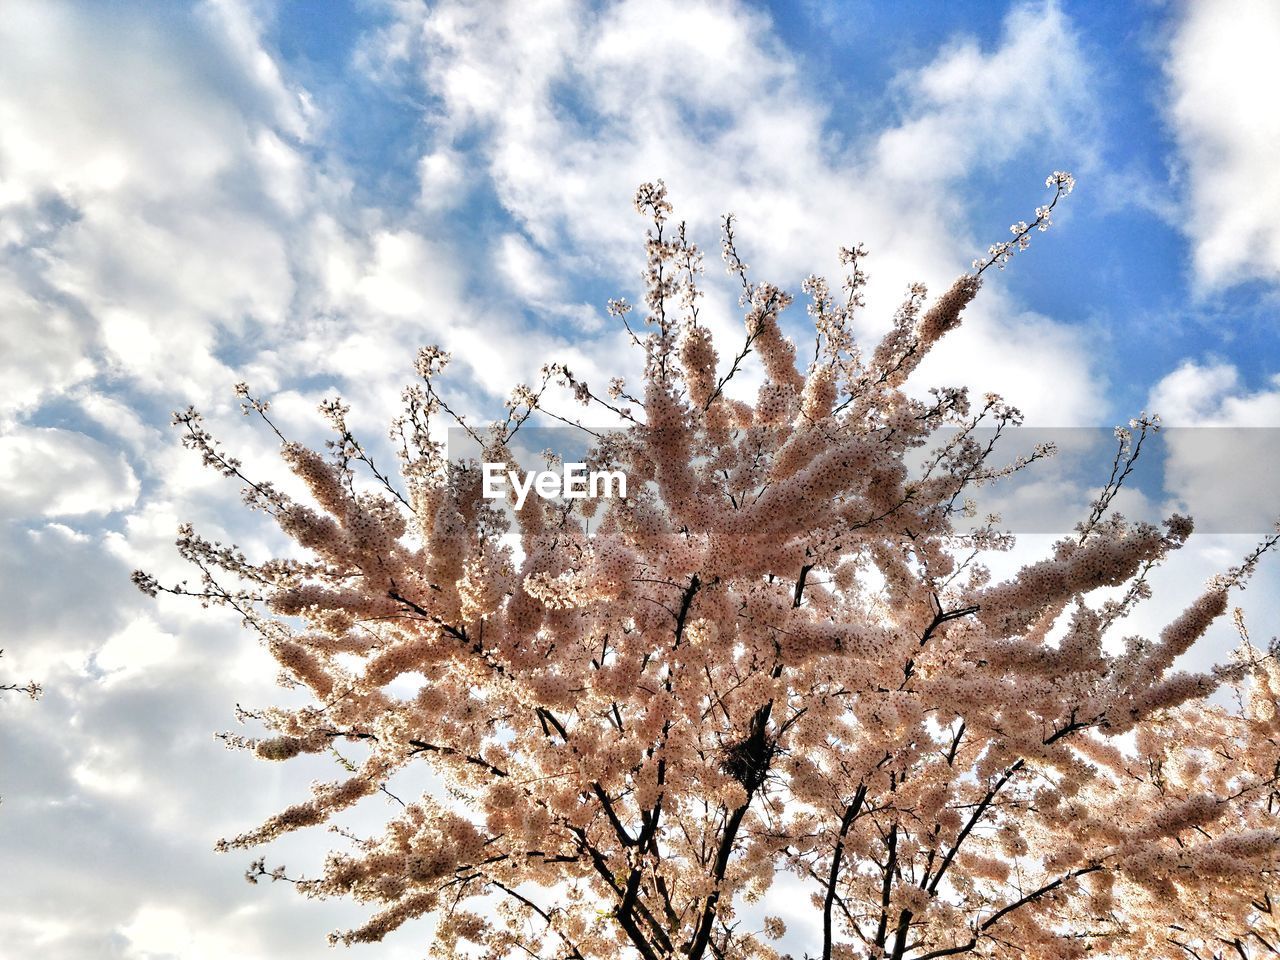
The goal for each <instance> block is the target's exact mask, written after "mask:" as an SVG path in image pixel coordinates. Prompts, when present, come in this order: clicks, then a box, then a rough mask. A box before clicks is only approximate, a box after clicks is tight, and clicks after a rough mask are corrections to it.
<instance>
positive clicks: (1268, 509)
mask: <svg viewBox="0 0 1280 960" xmlns="http://www.w3.org/2000/svg"><path fill="white" fill-rule="evenodd" d="M1148 409H1150V410H1155V411H1157V412H1159V413H1160V414H1161V417H1162V419H1163V420H1164V421H1165V423H1166V424H1168V426H1169V427H1171V428H1172V429H1166V430H1165V431H1164V433H1163V435H1162V439H1163V444H1164V447H1165V449H1166V458H1167V465H1166V468H1165V472H1166V479H1165V486H1166V489H1167V491H1168V494H1169V498H1170V500H1169V507H1170V508H1171V509H1174V508H1176V509H1179V510H1180V511H1182V512H1184V513H1188V514H1190V515H1191V516H1192V517H1193V518H1194V519H1195V520H1196V521H1197V525H1198V526H1199V527H1200V528H1201V529H1209V530H1215V531H1222V532H1241V533H1244V532H1255V533H1258V534H1262V533H1266V532H1268V531H1270V530H1272V529H1273V526H1274V524H1275V523H1276V521H1277V520H1280V491H1277V488H1276V484H1275V477H1276V475H1277V473H1278V472H1280V430H1277V429H1276V425H1277V424H1280V374H1277V375H1274V376H1272V377H1271V378H1270V380H1269V381H1268V383H1267V385H1266V386H1265V387H1262V388H1261V389H1249V388H1248V387H1247V386H1246V385H1245V384H1244V382H1243V380H1242V378H1241V376H1240V372H1239V370H1238V369H1237V368H1236V367H1235V365H1234V364H1231V363H1228V362H1225V361H1209V362H1206V363H1197V362H1195V361H1191V360H1188V361H1186V362H1184V363H1183V364H1181V365H1180V366H1179V367H1178V368H1177V369H1176V370H1174V371H1173V372H1172V373H1170V374H1168V375H1167V376H1165V377H1164V378H1163V379H1161V380H1160V381H1159V382H1158V383H1156V384H1155V386H1154V387H1152V389H1151V394H1150V397H1149V399H1148Z"/></svg>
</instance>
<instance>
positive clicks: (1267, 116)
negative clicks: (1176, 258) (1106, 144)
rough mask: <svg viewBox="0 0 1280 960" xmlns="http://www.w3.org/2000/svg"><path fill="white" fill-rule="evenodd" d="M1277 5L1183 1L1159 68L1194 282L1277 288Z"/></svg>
mask: <svg viewBox="0 0 1280 960" xmlns="http://www.w3.org/2000/svg"><path fill="white" fill-rule="evenodd" d="M1277 50H1280V7H1277V6H1276V4H1274V3H1270V2H1268V0H1229V2H1223V3H1186V4H1183V5H1182V16H1181V19H1180V21H1179V23H1178V25H1177V28H1176V30H1175V32H1174V34H1173V39H1172V43H1171V44H1170V47H1169V53H1168V59H1167V62H1166V64H1165V69H1166V73H1167V76H1168V83H1169V105H1168V117H1169V121H1170V123H1171V125H1172V127H1173V133H1174V136H1175V138H1176V140H1177V143H1178V148H1179V150H1180V152H1181V157H1182V161H1183V163H1184V164H1185V166H1186V190H1187V206H1186V212H1185V217H1186V222H1185V225H1184V229H1185V231H1186V233H1187V236H1188V238H1189V239H1190V241H1191V244H1192V250H1193V259H1194V267H1195V273H1196V277H1197V279H1198V280H1199V282H1200V283H1201V284H1202V285H1204V286H1205V287H1207V288H1209V289H1212V288H1217V287H1225V286H1229V285H1231V284H1233V283H1237V282H1240V281H1243V280H1249V279H1261V280H1266V281H1270V282H1275V281H1277V280H1280V222H1277V220H1276V217H1275V211H1276V210H1277V209H1280V176H1278V175H1277V173H1276V157H1277V156H1280V112H1278V111H1277V110H1276V109H1275V91H1276V90H1277V89H1280V58H1277V56H1276V52H1277Z"/></svg>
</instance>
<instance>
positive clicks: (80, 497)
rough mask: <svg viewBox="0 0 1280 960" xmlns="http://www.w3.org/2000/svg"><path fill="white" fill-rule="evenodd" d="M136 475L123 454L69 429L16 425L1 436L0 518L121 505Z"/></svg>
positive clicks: (134, 487)
mask: <svg viewBox="0 0 1280 960" xmlns="http://www.w3.org/2000/svg"><path fill="white" fill-rule="evenodd" d="M138 489H139V486H138V478H137V477H136V476H135V475H134V472H133V469H132V468H131V467H130V466H129V462H128V461H127V460H126V459H125V458H124V456H123V455H122V454H119V453H116V452H115V451H113V450H112V449H111V448H110V447H108V446H106V445H105V444H103V443H101V442H100V441H98V440H94V439H93V438H92V437H88V436H85V435H84V434H83V433H76V432H75V431H72V430H59V429H54V428H31V427H18V428H16V429H15V430H13V431H12V432H10V433H9V434H7V435H5V436H0V518H4V517H22V516H44V517H65V516H79V515H84V514H105V513H111V512H113V511H116V510H123V509H125V508H126V507H130V506H132V505H133V503H134V501H135V500H137V498H138Z"/></svg>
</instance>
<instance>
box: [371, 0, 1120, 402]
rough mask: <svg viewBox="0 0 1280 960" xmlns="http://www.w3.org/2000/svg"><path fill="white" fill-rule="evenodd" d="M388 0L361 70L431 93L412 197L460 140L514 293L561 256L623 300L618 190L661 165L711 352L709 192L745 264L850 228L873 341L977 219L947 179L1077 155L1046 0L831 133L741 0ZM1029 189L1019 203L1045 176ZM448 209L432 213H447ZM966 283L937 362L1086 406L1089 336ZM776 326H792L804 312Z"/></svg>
mask: <svg viewBox="0 0 1280 960" xmlns="http://www.w3.org/2000/svg"><path fill="white" fill-rule="evenodd" d="M396 9H397V10H398V11H399V12H400V13H401V16H400V19H399V20H398V21H397V23H396V25H395V27H394V28H388V30H387V31H386V33H385V34H384V39H383V49H382V53H381V56H377V55H376V54H375V53H374V52H371V48H369V47H367V48H366V56H367V57H368V61H369V63H370V67H369V69H370V70H374V71H376V70H380V69H386V65H387V64H388V63H391V62H397V63H403V62H409V63H411V64H413V65H415V66H416V67H417V69H418V70H419V71H420V74H421V77H422V82H423V83H424V84H425V86H426V88H427V90H428V91H429V93H430V94H432V95H433V96H434V98H436V99H437V100H438V101H439V103H440V104H441V106H440V108H439V111H438V115H439V117H440V121H439V123H438V125H437V126H436V128H435V140H436V143H437V146H436V147H435V150H434V152H433V153H432V154H431V157H432V160H431V162H430V163H424V165H423V169H422V176H423V186H422V188H423V191H424V195H427V196H432V195H438V194H439V192H440V191H441V189H442V188H441V187H440V186H438V183H439V182H440V177H441V176H442V174H441V172H440V171H442V170H443V171H450V170H453V169H454V168H455V163H454V159H453V158H455V157H458V156H465V157H466V160H465V161H463V162H462V165H463V166H464V167H465V169H466V170H467V171H468V173H467V182H468V189H470V190H471V191H473V192H475V191H477V190H479V191H482V192H483V191H484V190H488V191H490V192H491V194H492V196H493V197H494V198H495V199H496V200H497V201H498V202H499V203H500V204H501V205H502V207H503V208H504V209H505V210H506V211H507V212H508V213H509V215H510V216H511V217H512V218H513V219H514V220H515V221H516V223H517V224H519V226H520V228H521V233H520V234H519V235H511V236H509V237H508V238H507V239H505V240H504V241H503V242H502V243H501V244H500V245H499V248H498V257H497V265H498V267H499V270H500V272H501V275H502V276H504V277H505V279H506V281H507V284H506V287H507V289H506V294H507V296H508V298H509V299H510V300H512V301H513V302H515V303H523V304H525V305H526V306H529V305H532V307H533V308H535V309H536V308H537V307H538V306H539V305H540V304H541V303H544V302H545V300H546V298H547V297H548V296H549V295H550V294H549V290H550V289H551V288H550V287H549V284H553V282H554V281H552V280H551V279H550V278H554V277H563V276H576V277H580V278H583V279H589V280H591V281H592V282H593V283H595V282H598V280H603V279H605V278H607V279H608V282H610V283H612V284H617V283H618V279H617V278H619V277H621V278H624V281H623V283H624V286H623V287H622V289H613V290H611V291H610V292H611V293H614V294H625V295H627V296H629V297H632V298H633V299H634V298H635V295H636V294H637V293H638V291H637V289H636V285H635V284H634V282H632V283H626V280H625V278H628V277H633V276H636V275H637V273H638V270H639V267H640V266H641V254H640V245H639V237H640V235H641V233H642V231H643V229H644V226H643V223H642V222H641V221H639V220H638V218H636V216H635V214H634V213H633V212H632V211H631V209H630V199H631V196H632V194H633V191H634V189H635V187H636V185H637V184H639V183H640V182H642V181H646V180H653V179H655V178H657V177H662V178H664V179H665V181H666V183H667V185H668V187H669V189H670V193H671V197H672V199H673V201H674V202H675V204H676V210H677V215H678V216H680V217H681V218H685V219H687V220H688V221H689V223H690V228H691V231H692V233H693V236H694V239H695V240H699V241H701V244H702V245H703V246H704V247H709V248H711V250H712V253H711V255H710V258H711V261H712V262H710V263H709V264H708V271H707V276H706V278H705V284H706V286H707V288H708V298H707V300H706V301H705V309H704V316H703V318H702V319H703V320H704V322H706V323H707V324H708V325H709V326H710V327H711V329H712V331H713V333H714V334H715V336H716V337H717V340H718V341H719V342H720V343H721V344H722V351H721V352H722V353H723V352H726V351H727V350H728V349H729V348H730V345H731V344H736V342H737V341H738V340H739V339H740V338H741V329H740V322H741V321H740V317H739V315H738V311H737V307H736V303H735V301H736V292H735V291H734V290H733V289H732V285H731V284H730V283H729V281H728V280H727V279H726V278H725V277H724V276H723V271H721V270H719V269H718V268H717V267H716V265H715V263H714V259H715V252H714V242H715V241H714V238H715V237H716V235H717V225H718V223H719V218H720V215H721V214H722V213H723V212H724V211H726V210H732V211H735V212H736V213H737V214H739V215H740V221H739V236H740V241H741V244H742V247H743V253H744V256H745V258H746V259H747V260H748V261H749V262H750V263H751V264H752V265H753V268H754V270H753V272H754V275H755V277H757V278H759V279H770V280H773V281H775V282H780V283H783V284H786V285H789V286H790V287H791V288H792V289H795V288H798V286H799V283H800V281H801V280H802V279H803V278H804V277H805V276H806V275H807V274H809V273H810V272H815V271H816V272H824V273H826V274H827V275H829V276H834V275H836V273H837V267H836V250H837V248H838V247H839V246H840V245H846V244H849V243H851V242H854V241H858V240H861V241H865V242H866V243H867V245H868V246H869V247H870V248H871V250H872V258H871V261H870V270H871V272H872V275H873V280H872V284H871V288H870V290H869V304H868V310H867V311H866V314H865V317H866V319H865V320H864V329H863V331H862V332H863V334H864V336H868V337H869V336H875V335H876V334H878V333H879V332H880V331H883V330H884V329H885V328H886V327H887V325H888V320H889V317H891V316H892V313H893V310H894V308H895V307H896V306H897V302H898V298H899V296H900V295H901V292H902V291H903V290H904V289H905V287H906V285H907V283H908V282H910V281H915V280H924V281H927V282H928V283H929V284H930V285H931V287H932V288H933V289H934V290H935V291H938V290H941V289H943V288H945V286H946V285H948V284H949V283H950V282H951V281H952V280H953V279H954V277H955V275H956V274H957V273H959V272H960V271H961V270H963V269H966V268H967V266H968V259H970V258H971V257H972V256H973V255H974V254H975V253H977V252H978V251H980V250H982V249H985V247H986V245H987V244H988V243H989V242H990V241H991V239H994V238H991V237H986V236H984V237H981V238H980V239H975V238H974V237H973V236H971V235H970V233H969V230H968V228H967V225H966V215H965V205H964V203H963V202H962V201H961V200H960V199H958V198H957V190H960V189H963V188H962V187H960V185H961V184H962V183H963V182H964V181H965V180H966V179H967V178H970V177H972V176H973V175H975V174H978V173H985V172H986V171H988V170H990V169H992V168H994V167H995V166H996V165H997V164H1002V163H1005V162H1007V161H1008V160H1009V159H1010V158H1012V157H1016V156H1025V155H1027V154H1028V153H1035V154H1037V155H1042V156H1047V155H1049V153H1050V151H1051V150H1052V152H1053V154H1054V157H1055V160H1056V159H1057V157H1058V155H1059V154H1060V153H1061V152H1064V151H1065V152H1066V153H1067V154H1068V155H1074V156H1076V157H1077V158H1085V159H1087V158H1088V157H1089V156H1091V149H1090V148H1089V146H1088V144H1089V143H1090V142H1091V137H1092V122H1091V120H1090V117H1091V115H1092V111H1093V110H1094V109H1095V104H1094V101H1093V98H1092V95H1091V94H1090V92H1089V90H1090V87H1089V83H1090V72H1089V70H1088V68H1087V64H1086V59H1085V57H1084V55H1083V53H1082V51H1081V49H1080V45H1079V42H1078V40H1077V38H1076V35H1075V28H1074V26H1073V25H1072V23H1071V22H1070V20H1069V19H1068V18H1067V16H1066V15H1065V14H1064V13H1063V12H1062V11H1061V10H1060V9H1059V8H1058V7H1057V6H1056V5H1053V4H1024V5H1018V6H1015V7H1014V8H1013V9H1012V10H1011V12H1010V14H1009V15H1008V17H1007V18H1006V21H1005V23H1004V26H1003V30H1002V33H1001V36H1000V38H999V42H998V43H997V44H996V45H994V46H993V47H990V48H983V47H981V46H979V45H978V43H977V42H976V41H973V40H970V39H961V40H957V41H955V42H953V43H951V44H949V45H948V46H946V47H945V48H944V49H943V50H942V51H941V52H940V53H939V55H938V56H937V58H935V59H934V60H933V61H931V62H927V63H924V64H922V65H921V66H919V67H918V68H916V69H907V70H903V71H902V72H901V73H900V74H899V75H898V77H897V79H896V81H895V87H894V89H895V96H896V100H895V101H894V103H895V106H894V107H893V108H892V109H891V110H890V114H891V115H890V116H889V118H888V121H887V125H886V126H884V127H882V128H881V130H880V131H879V132H873V133H872V134H871V135H870V136H864V137H859V138H852V139H850V138H848V137H845V136H837V135H834V134H833V127H834V126H835V120H834V118H833V117H832V116H831V108H830V107H829V106H828V105H827V104H826V102H825V100H824V96H823V92H822V91H821V90H818V89H815V88H814V87H813V86H812V85H811V84H810V82H809V81H808V78H807V77H806V76H805V74H804V73H803V70H802V69H801V67H800V65H799V63H798V62H797V61H796V60H795V59H794V58H793V57H792V56H791V55H790V54H789V53H788V51H786V50H785V49H783V48H782V47H781V46H780V45H779V42H778V40H777V39H776V37H775V32H774V25H773V23H772V22H771V20H770V19H769V17H768V16H766V15H765V14H764V13H762V12H760V11H757V10H753V9H749V8H745V7H742V6H735V5H725V4H715V3H674V2H660V3H658V4H657V5H655V4H653V3H634V2H631V3H627V2H624V3H619V4H613V5H608V6H606V7H604V8H601V9H599V10H593V11H592V12H591V13H589V14H588V13H586V12H585V11H584V10H583V9H582V8H580V7H579V6H578V5H576V4H573V3H569V2H563V0H544V2H541V3H537V4H529V3H519V4H516V3H510V4H492V5H488V6H486V7H484V8H479V7H475V6H472V5H466V4H451V3H443V4H439V5H436V6H434V7H432V8H431V9H430V10H429V11H428V10H425V9H424V8H421V7H418V6H417V5H402V6H400V7H397V8H396ZM886 109H889V108H888V107H886ZM436 158H449V160H448V162H446V161H445V160H444V159H436ZM1046 172H1047V171H1046ZM447 179H448V176H446V180H447ZM1028 186H1029V188H1030V189H1029V191H1028V195H1027V206H1028V208H1029V207H1030V206H1031V205H1033V204H1034V203H1035V202H1038V201H1039V193H1038V191H1037V188H1038V183H1036V182H1035V181H1033V182H1032V183H1031V184H1029V185H1028ZM435 209H436V208H435V206H434V205H432V204H430V203H428V205H427V207H426V210H427V212H429V213H432V212H435ZM1023 212H1024V211H1011V212H1010V214H1009V216H1010V219H1014V218H1016V216H1018V215H1020V214H1022V213H1023ZM452 216H454V214H452V213H446V214H444V215H443V218H442V219H441V220H440V222H441V224H442V226H443V227H444V228H445V229H446V230H447V229H448V224H449V222H450V218H451V217H452ZM479 282H481V283H483V280H480V281H479ZM989 286H991V287H995V286H996V285H995V284H991V285H989ZM983 297H984V299H983V301H982V303H983V305H982V306H980V307H979V308H977V309H975V310H974V311H973V312H972V316H971V318H970V320H969V321H967V322H968V323H969V327H968V328H967V329H965V330H963V331H961V332H960V333H959V334H958V335H956V336H954V337H952V338H950V340H951V341H953V343H952V342H949V343H948V345H947V348H946V351H945V355H946V357H947V360H946V363H945V367H946V370H947V374H946V381H947V382H956V381H959V382H963V383H966V384H969V385H970V386H971V387H973V388H974V389H975V390H978V391H982V392H985V391H986V390H989V389H994V390H997V391H999V392H1001V393H1003V394H1005V395H1007V396H1008V397H1009V398H1010V399H1011V400H1012V401H1013V402H1015V403H1020V404H1022V405H1023V406H1024V408H1025V411H1026V412H1027V414H1028V416H1029V417H1031V418H1033V419H1036V420H1037V421H1038V422H1042V423H1050V424H1061V423H1068V422H1088V421H1089V420H1090V419H1091V418H1095V417H1096V416H1097V415H1098V414H1099V412H1100V403H1099V401H1098V399H1097V397H1098V394H1099V393H1100V384H1099V382H1098V380H1097V377H1096V374H1095V373H1094V372H1093V369H1092V368H1093V364H1094V359H1093V356H1092V351H1091V349H1090V345H1089V343H1088V342H1087V340H1086V338H1085V337H1084V336H1083V335H1082V334H1081V333H1080V332H1079V331H1077V330H1073V329H1071V328H1069V327H1067V326H1065V325H1063V324H1060V323H1057V322H1055V321H1054V320H1053V319H1051V318H1048V317H1044V316H1037V315H1033V314H1030V313H1028V312H1026V311H1025V310H1020V309H1019V308H1018V305H1017V304H1016V303H1014V302H1013V301H1012V300H1011V299H1009V298H1008V297H1006V296H1002V295H1001V294H1000V293H999V292H998V290H995V289H993V290H991V291H990V292H987V293H984V295H983ZM792 323H793V324H795V330H796V332H797V334H798V335H799V334H802V333H803V330H802V329H801V328H802V327H803V325H804V320H803V316H802V315H801V314H800V313H799V311H795V312H794V313H793V316H792ZM617 343H618V339H617V337H616V336H614V332H613V331H612V330H610V331H609V332H608V333H606V334H604V335H601V336H598V337H592V336H586V337H580V338H579V342H578V343H577V344H576V346H577V347H578V348H579V349H580V350H582V351H584V352H586V353H587V354H588V356H589V357H590V358H591V359H592V360H593V361H594V366H596V367H598V368H600V369H601V370H610V368H616V367H617V365H618V363H619V362H620V361H619V351H618V350H617ZM1015 354H1016V355H1017V357H1018V359H1017V361H1015V359H1014V356H1015ZM631 362H632V364H633V366H634V364H635V361H634V360H633V361H631ZM611 372H617V371H616V370H611ZM623 372H627V373H634V370H627V371H623ZM936 372H938V371H936V370H935V371H931V375H932V374H933V373H936ZM1050 374H1054V375H1055V379H1056V380H1057V381H1058V384H1059V389H1057V390H1056V391H1055V396H1054V399H1053V401H1052V402H1051V403H1046V402H1045V401H1044V400H1043V399H1042V397H1043V391H1041V390H1039V389H1038V388H1036V385H1037V384H1038V383H1040V382H1043V378H1044V377H1046V376H1049V375H1050ZM589 379H590V378H589ZM920 381H921V383H923V382H924V377H923V376H922V377H921V378H920Z"/></svg>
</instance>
